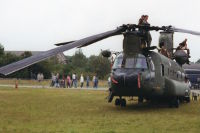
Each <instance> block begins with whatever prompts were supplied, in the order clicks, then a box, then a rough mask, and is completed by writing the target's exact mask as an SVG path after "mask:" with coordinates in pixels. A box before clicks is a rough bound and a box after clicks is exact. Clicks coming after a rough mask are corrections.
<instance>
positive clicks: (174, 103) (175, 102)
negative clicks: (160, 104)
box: [169, 97, 180, 108]
mask: <svg viewBox="0 0 200 133" xmlns="http://www.w3.org/2000/svg"><path fill="white" fill-rule="evenodd" d="M179 104H180V99H179V98H178V97H177V98H174V99H173V100H172V101H171V102H170V103H169V107H176V108H178V107H179Z"/></svg>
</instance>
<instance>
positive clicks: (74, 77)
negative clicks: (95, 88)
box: [72, 73, 76, 86]
mask: <svg viewBox="0 0 200 133" xmlns="http://www.w3.org/2000/svg"><path fill="white" fill-rule="evenodd" d="M75 79H76V75H75V74H74V73H73V74H72V86H75V85H74V83H75Z"/></svg>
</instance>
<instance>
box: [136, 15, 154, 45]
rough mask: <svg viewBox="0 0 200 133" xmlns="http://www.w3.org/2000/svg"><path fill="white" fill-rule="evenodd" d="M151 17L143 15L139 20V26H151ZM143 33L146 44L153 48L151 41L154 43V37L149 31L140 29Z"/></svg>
mask: <svg viewBox="0 0 200 133" xmlns="http://www.w3.org/2000/svg"><path fill="white" fill-rule="evenodd" d="M148 19H149V16H148V15H142V16H141V18H140V19H139V22H138V25H141V26H150V24H149V22H148ZM139 30H140V31H141V33H142V34H143V36H144V43H145V44H146V46H147V47H150V46H151V41H152V37H151V34H150V32H149V31H147V30H144V29H139Z"/></svg>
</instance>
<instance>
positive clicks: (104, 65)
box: [87, 55, 110, 79]
mask: <svg viewBox="0 0 200 133" xmlns="http://www.w3.org/2000/svg"><path fill="white" fill-rule="evenodd" d="M87 71H90V72H93V73H95V74H96V75H97V76H98V77H99V78H100V79H103V78H104V77H105V76H106V75H107V74H109V73H110V61H109V60H108V59H107V58H104V57H103V56H101V55H99V56H94V55H92V56H90V58H89V61H88V68H87Z"/></svg>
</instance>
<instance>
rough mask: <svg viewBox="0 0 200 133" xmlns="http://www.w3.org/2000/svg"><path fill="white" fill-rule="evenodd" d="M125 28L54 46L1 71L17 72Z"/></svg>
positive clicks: (6, 73)
mask: <svg viewBox="0 0 200 133" xmlns="http://www.w3.org/2000/svg"><path fill="white" fill-rule="evenodd" d="M124 30H125V28H124V27H119V28H117V29H115V30H111V31H108V32H104V33H101V34H97V35H93V36H90V37H86V38H84V39H80V40H78V41H76V42H73V43H68V45H63V46H60V47H58V48H54V49H51V50H48V51H45V52H42V53H40V54H38V55H34V56H31V57H28V58H26V59H23V60H20V61H17V62H14V63H11V64H9V65H6V66H3V67H1V68H0V73H1V74H4V75H8V74H11V73H13V72H16V71H18V70H21V69H23V68H26V67H28V66H30V65H32V64H35V63H38V62H40V61H42V60H45V59H47V58H49V57H52V56H55V55H57V54H58V53H61V52H64V51H66V50H69V49H72V48H75V47H80V46H85V45H89V44H92V43H95V42H97V41H100V40H102V39H105V38H108V37H111V36H114V35H119V34H121V33H122V32H123V31H124Z"/></svg>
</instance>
